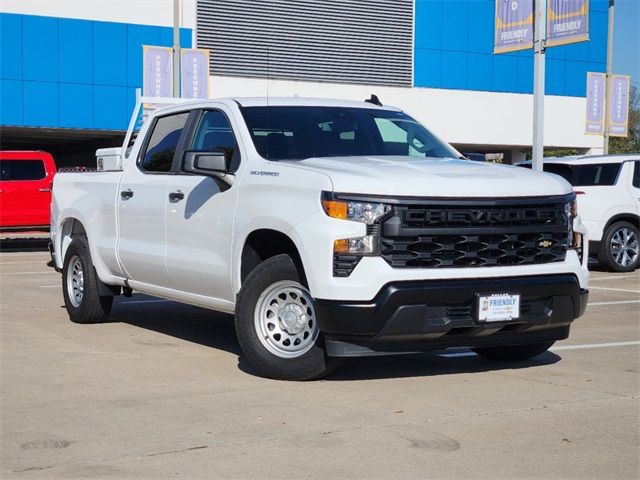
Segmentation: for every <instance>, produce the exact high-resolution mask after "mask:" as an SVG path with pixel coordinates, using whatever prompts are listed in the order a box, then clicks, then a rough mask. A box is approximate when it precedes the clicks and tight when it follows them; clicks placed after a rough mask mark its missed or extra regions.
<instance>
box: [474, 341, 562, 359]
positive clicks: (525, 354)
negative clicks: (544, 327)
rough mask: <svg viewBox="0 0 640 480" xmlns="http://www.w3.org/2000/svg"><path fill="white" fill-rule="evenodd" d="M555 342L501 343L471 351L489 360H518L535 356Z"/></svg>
mask: <svg viewBox="0 0 640 480" xmlns="http://www.w3.org/2000/svg"><path fill="white" fill-rule="evenodd" d="M554 343H555V342H544V343H531V344H529V345H502V346H499V347H481V348H474V349H473V351H474V352H476V353H477V354H478V355H481V356H483V357H485V358H488V359H489V360H500V361H505V362H520V361H523V360H529V359H530V358H533V357H537V356H538V355H540V354H542V353H544V352H546V351H547V350H549V348H551V346H552V345H553V344H554Z"/></svg>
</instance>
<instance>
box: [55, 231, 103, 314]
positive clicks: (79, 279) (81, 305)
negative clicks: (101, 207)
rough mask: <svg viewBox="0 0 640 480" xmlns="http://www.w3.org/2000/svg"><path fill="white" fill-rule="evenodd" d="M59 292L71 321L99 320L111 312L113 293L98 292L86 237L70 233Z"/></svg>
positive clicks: (96, 279)
mask: <svg viewBox="0 0 640 480" xmlns="http://www.w3.org/2000/svg"><path fill="white" fill-rule="evenodd" d="M62 292H63V295H64V305H65V307H66V308H67V312H68V313H69V318H70V319H71V321H72V322H74V323H101V322H104V321H106V320H107V317H108V316H109V313H110V312H111V304H112V303H113V297H112V296H100V295H99V294H98V278H97V276H96V271H95V269H94V268H93V262H92V261H91V254H90V253H89V245H88V243H87V238H86V237H84V236H76V237H73V240H72V241H71V244H70V245H69V248H67V252H66V254H65V256H64V263H63V266H62Z"/></svg>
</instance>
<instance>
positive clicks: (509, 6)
mask: <svg viewBox="0 0 640 480" xmlns="http://www.w3.org/2000/svg"><path fill="white" fill-rule="evenodd" d="M494 23H495V35H494V42H493V53H505V52H513V51H515V50H527V49H529V48H533V0H496V15H495V22H494Z"/></svg>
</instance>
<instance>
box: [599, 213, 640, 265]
mask: <svg viewBox="0 0 640 480" xmlns="http://www.w3.org/2000/svg"><path fill="white" fill-rule="evenodd" d="M639 243H640V231H638V227H636V226H635V225H632V224H631V223H629V222H616V223H614V224H613V225H611V226H610V227H609V228H607V231H606V232H605V233H604V237H603V245H602V246H601V249H600V254H599V256H598V260H599V261H600V263H601V264H603V265H604V266H606V267H608V268H609V269H611V270H613V271H614V272H632V271H633V270H635V269H636V268H638V264H640V245H639Z"/></svg>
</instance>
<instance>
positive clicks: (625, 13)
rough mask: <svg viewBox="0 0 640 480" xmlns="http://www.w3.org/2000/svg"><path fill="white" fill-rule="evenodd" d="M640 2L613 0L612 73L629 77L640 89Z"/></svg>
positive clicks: (635, 0)
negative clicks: (639, 31)
mask: <svg viewBox="0 0 640 480" xmlns="http://www.w3.org/2000/svg"><path fill="white" fill-rule="evenodd" d="M638 30H640V0H615V8H614V15H613V73H615V74H618V75H631V82H632V83H633V84H634V85H635V86H636V87H639V88H640V34H639V33H638Z"/></svg>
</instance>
